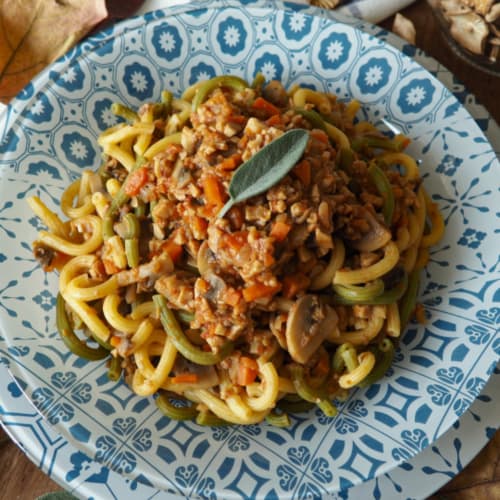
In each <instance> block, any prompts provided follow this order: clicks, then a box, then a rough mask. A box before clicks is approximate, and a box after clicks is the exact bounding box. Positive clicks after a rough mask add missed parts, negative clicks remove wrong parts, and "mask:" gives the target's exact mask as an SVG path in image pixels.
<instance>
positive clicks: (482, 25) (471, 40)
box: [450, 12, 489, 55]
mask: <svg viewBox="0 0 500 500" xmlns="http://www.w3.org/2000/svg"><path fill="white" fill-rule="evenodd" d="M450 20H451V25H450V34H451V36H452V37H453V38H454V39H455V40H456V41H457V42H458V43H459V44H460V45H462V47H464V48H466V49H467V50H470V51H471V52H472V53H474V54H479V55H481V54H483V53H484V48H485V44H486V38H487V37H488V34H489V29H488V25H487V24H486V22H485V21H484V19H483V18H482V17H481V16H479V15H478V14H475V13H474V12H469V13H467V14H462V15H459V16H452V17H451V18H450Z"/></svg>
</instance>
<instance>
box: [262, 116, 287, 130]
mask: <svg viewBox="0 0 500 500" xmlns="http://www.w3.org/2000/svg"><path fill="white" fill-rule="evenodd" d="M282 123H283V122H282V120H281V115H272V116H270V117H269V118H268V119H267V120H266V125H269V126H270V127H274V126H276V125H281V124H282Z"/></svg>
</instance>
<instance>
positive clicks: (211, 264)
mask: <svg viewBox="0 0 500 500" xmlns="http://www.w3.org/2000/svg"><path fill="white" fill-rule="evenodd" d="M196 266H197V267H198V271H199V273H200V274H201V275H202V276H206V275H207V274H212V273H213V272H214V268H215V256H214V254H213V252H212V250H210V247H209V246H208V242H207V241H204V242H203V243H202V244H201V246H200V249H199V250H198V255H197V256H196Z"/></svg>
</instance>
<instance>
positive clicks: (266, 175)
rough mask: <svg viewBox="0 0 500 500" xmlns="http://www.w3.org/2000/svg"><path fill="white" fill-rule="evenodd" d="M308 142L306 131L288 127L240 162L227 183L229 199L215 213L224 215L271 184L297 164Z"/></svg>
mask: <svg viewBox="0 0 500 500" xmlns="http://www.w3.org/2000/svg"><path fill="white" fill-rule="evenodd" d="M308 141H309V132H308V131H307V130H304V129H293V130H289V131H288V132H285V133H284V134H283V135H282V136H280V137H278V138H277V139H274V141H272V142H270V143H269V144H267V145H266V146H264V147H263V148H262V149H261V150H260V151H258V152H257V153H255V155H253V156H252V157H251V158H250V159H249V160H248V161H246V162H245V163H243V164H242V165H240V167H239V168H238V170H236V172H235V173H234V175H233V177H232V179H231V183H230V184H229V196H230V198H229V200H228V201H227V202H226V204H225V205H224V206H223V207H222V209H221V211H220V212H219V215H218V216H219V217H224V215H225V214H226V213H227V212H228V211H229V210H230V209H231V207H232V206H233V205H234V204H236V203H239V202H241V201H244V200H247V199H248V198H251V197H252V196H256V195H258V194H261V193H263V192H264V191H267V190H268V189H269V188H270V187H272V186H274V185H275V184H276V183H277V182H278V181H280V180H281V179H282V178H283V177H284V176H285V175H286V174H287V173H288V172H289V171H290V170H291V169H292V168H293V167H294V166H295V165H296V163H297V162H298V161H299V159H300V157H301V156H302V153H303V152H304V150H305V149H306V146H307V142H308Z"/></svg>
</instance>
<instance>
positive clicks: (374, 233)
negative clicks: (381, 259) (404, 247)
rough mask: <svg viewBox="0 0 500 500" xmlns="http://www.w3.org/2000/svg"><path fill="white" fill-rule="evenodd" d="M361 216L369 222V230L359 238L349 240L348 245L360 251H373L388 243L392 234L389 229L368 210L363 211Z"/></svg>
mask: <svg viewBox="0 0 500 500" xmlns="http://www.w3.org/2000/svg"><path fill="white" fill-rule="evenodd" d="M363 217H364V218H365V220H366V221H367V222H368V223H369V224H370V230H369V231H368V232H367V233H365V234H364V235H363V236H362V237H361V238H360V239H358V240H352V241H350V242H349V245H350V246H351V247H352V248H354V249H355V250H359V251H360V252H373V251H375V250H378V249H379V248H382V247H383V246H384V245H385V244H386V243H388V242H389V240H390V239H391V238H392V235H391V232H390V231H389V229H387V227H386V226H384V225H383V224H382V223H381V222H379V221H378V220H377V219H376V218H375V216H374V215H373V214H372V213H371V212H369V211H368V210H365V211H364V213H363Z"/></svg>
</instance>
